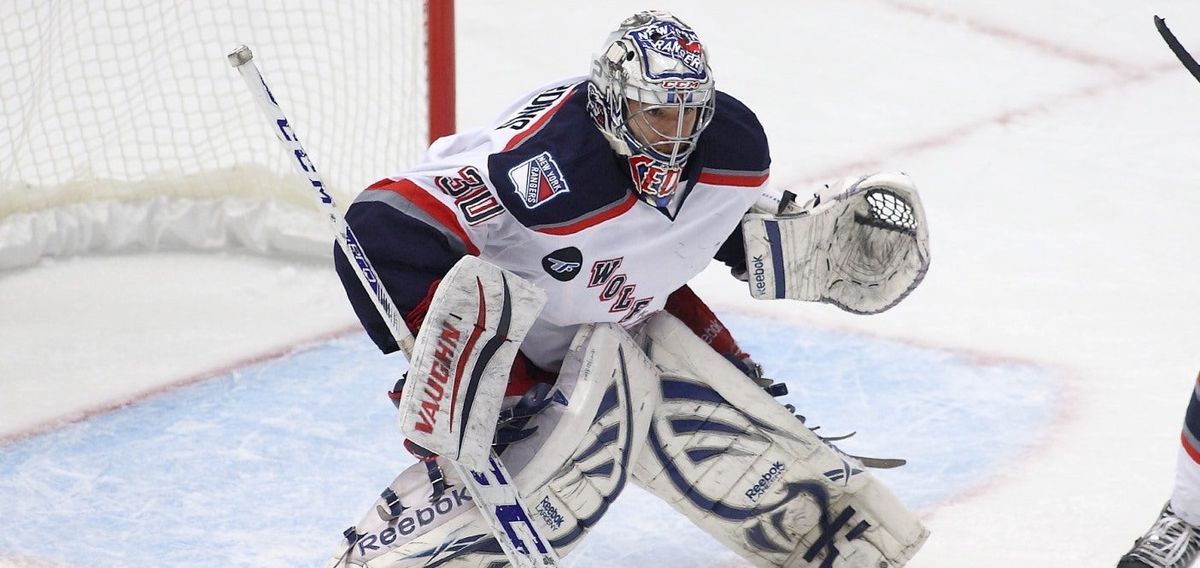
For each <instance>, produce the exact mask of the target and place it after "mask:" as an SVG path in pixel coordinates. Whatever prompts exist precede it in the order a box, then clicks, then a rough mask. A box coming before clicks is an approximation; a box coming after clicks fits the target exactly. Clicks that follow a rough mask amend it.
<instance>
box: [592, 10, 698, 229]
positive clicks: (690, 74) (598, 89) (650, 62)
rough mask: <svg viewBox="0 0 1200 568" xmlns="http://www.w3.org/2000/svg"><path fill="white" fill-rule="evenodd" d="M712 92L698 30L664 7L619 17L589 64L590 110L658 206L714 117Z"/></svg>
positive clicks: (671, 191) (667, 198) (643, 192)
mask: <svg viewBox="0 0 1200 568" xmlns="http://www.w3.org/2000/svg"><path fill="white" fill-rule="evenodd" d="M715 95H716V90H715V89H714V87H713V78H712V70H711V69H710V68H709V66H708V58H707V56H706V55H705V53H704V47H703V46H702V45H700V40H699V38H698V37H697V36H696V32H694V31H693V30H692V28H690V27H688V26H687V24H684V23H683V22H682V21H680V20H679V19H678V18H676V17H675V16H672V15H671V14H668V13H666V12H657V11H652V12H641V13H638V14H636V15H634V16H632V17H630V18H628V19H626V20H625V21H624V22H621V26H620V27H619V28H617V30H616V31H614V32H613V33H612V34H611V35H609V37H608V39H607V40H606V41H605V47H604V50H603V52H602V53H600V54H599V55H598V56H596V58H595V60H594V61H593V62H592V74H591V77H590V81H589V84H588V110H589V111H590V112H591V114H592V118H593V119H594V120H595V121H596V126H597V127H599V129H600V132H602V133H603V134H604V137H605V138H606V139H608V142H609V144H610V145H611V146H612V148H613V150H614V151H615V152H616V153H618V154H620V155H622V156H625V157H626V158H628V160H629V169H630V174H631V176H632V177H633V182H634V187H635V188H636V190H637V191H638V192H639V193H640V194H641V195H642V196H643V197H644V198H646V199H648V200H651V201H652V202H653V203H654V204H655V205H657V206H660V207H661V206H665V205H666V204H667V203H668V202H669V201H670V198H671V196H672V195H673V194H674V193H675V189H676V186H677V185H678V183H679V178H680V174H681V173H682V171H683V167H684V165H686V163H687V158H688V156H689V155H691V153H692V151H693V150H694V149H695V148H696V140H697V139H699V137H700V133H701V132H703V131H704V128H705V127H707V126H708V123H709V121H711V120H712V116H713V108H714V102H715Z"/></svg>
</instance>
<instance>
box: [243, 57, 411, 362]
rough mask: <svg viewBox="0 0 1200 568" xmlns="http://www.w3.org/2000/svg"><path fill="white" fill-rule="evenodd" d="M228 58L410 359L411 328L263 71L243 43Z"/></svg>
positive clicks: (364, 286)
mask: <svg viewBox="0 0 1200 568" xmlns="http://www.w3.org/2000/svg"><path fill="white" fill-rule="evenodd" d="M229 61H230V63H231V64H232V65H233V66H234V67H235V68H237V70H238V73H239V74H241V76H242V79H244V80H245V81H246V86H247V87H248V88H249V89H250V92H251V93H253V94H254V99H255V101H256V102H257V103H258V106H259V108H260V109H262V111H263V114H265V115H266V116H267V120H269V121H270V122H271V124H273V125H274V128H273V129H272V130H273V131H274V132H275V137H276V138H278V139H279V141H280V142H281V143H282V144H283V146H284V148H286V149H287V151H288V155H289V156H290V157H291V158H292V160H291V161H292V165H294V166H295V167H296V171H297V172H299V173H300V175H302V176H304V177H306V178H308V181H309V185H311V186H312V190H313V193H314V195H315V196H316V198H317V202H318V205H319V206H320V207H321V211H322V212H323V213H325V215H326V216H327V217H328V218H329V223H330V224H331V225H332V226H333V232H334V235H335V238H336V239H337V244H338V246H339V247H341V249H342V252H343V253H345V255H346V258H347V259H348V260H350V261H351V262H350V264H351V265H352V266H353V267H354V273H355V275H357V276H358V280H359V281H360V282H361V283H362V285H363V288H364V289H365V290H366V291H367V295H368V296H370V297H371V303H373V304H375V309H377V310H378V311H379V315H380V316H382V317H383V321H384V323H386V324H387V327H388V330H390V331H391V332H392V337H394V338H395V339H396V342H397V343H398V344H399V345H400V350H401V351H403V352H404V356H405V357H406V358H408V359H411V358H412V350H413V343H414V339H413V335H412V332H410V331H409V329H408V326H407V325H405V323H404V319H403V318H401V317H400V313H399V312H398V311H397V310H396V305H395V303H394V302H392V298H391V296H390V295H389V294H388V293H387V289H385V288H384V287H383V284H382V283H380V281H379V279H378V278H377V277H376V274H377V273H376V272H375V268H374V267H372V266H371V261H370V260H368V259H367V255H366V253H364V252H363V250H362V247H360V246H359V244H358V239H357V238H356V237H355V236H354V231H352V230H350V225H348V224H346V219H345V218H344V217H343V216H342V214H341V212H340V211H338V209H337V206H336V204H334V202H333V197H331V196H330V195H329V192H328V191H327V190H326V187H325V183H324V182H323V181H322V180H321V174H320V173H318V172H317V168H316V166H315V165H314V164H313V163H312V160H311V159H310V158H309V157H308V153H307V152H305V151H304V147H303V146H301V145H300V139H299V138H297V137H296V133H295V132H294V131H293V130H292V126H291V123H290V122H288V119H287V117H286V116H284V114H283V109H281V108H280V107H279V103H278V102H277V101H276V100H275V96H274V95H273V94H272V93H271V89H270V88H268V87H267V83H266V81H264V80H263V77H262V74H261V73H259V71H258V67H257V66H255V65H254V61H253V55H252V54H251V53H250V49H249V48H247V47H246V46H242V47H240V48H238V49H237V50H236V51H234V52H233V53H231V54H230V55H229Z"/></svg>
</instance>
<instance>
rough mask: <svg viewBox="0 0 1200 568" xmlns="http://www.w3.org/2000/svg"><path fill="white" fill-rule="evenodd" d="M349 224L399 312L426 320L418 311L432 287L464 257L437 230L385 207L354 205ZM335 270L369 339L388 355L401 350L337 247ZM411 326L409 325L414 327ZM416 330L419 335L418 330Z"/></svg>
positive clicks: (377, 204) (347, 215) (408, 318)
mask: <svg viewBox="0 0 1200 568" xmlns="http://www.w3.org/2000/svg"><path fill="white" fill-rule="evenodd" d="M346 223H347V224H349V225H350V229H351V230H353V231H354V236H355V237H357V238H358V242H359V245H360V246H361V247H362V250H363V252H365V253H366V255H367V258H368V259H369V260H370V261H371V265H372V266H373V267H374V268H375V273H376V275H377V276H378V278H379V280H380V281H381V282H382V283H383V287H384V289H386V290H387V292H388V294H389V295H390V296H391V298H392V301H393V302H394V303H395V305H396V309H397V310H398V311H399V313H400V314H401V316H402V317H404V318H405V319H406V320H411V319H413V318H414V317H423V313H421V312H417V313H414V310H415V309H416V308H418V307H419V306H420V307H423V306H422V304H423V303H424V301H425V299H426V296H427V295H428V294H429V293H430V288H431V287H432V285H433V284H434V283H435V282H437V281H439V280H441V278H442V277H443V276H445V274H446V272H448V271H449V270H450V268H451V267H452V266H454V263H455V262H457V261H458V259H459V258H461V257H462V256H463V253H462V252H461V251H455V249H454V248H453V247H451V245H450V243H449V242H448V240H447V239H446V237H445V236H444V235H443V234H442V233H440V232H439V231H437V230H436V229H434V228H433V227H430V226H429V225H427V224H425V223H424V222H422V221H420V220H418V219H415V218H413V217H410V216H408V215H406V214H404V213H403V212H401V211H398V210H397V209H395V208H394V207H390V206H388V205H386V204H383V203H379V202H372V201H363V202H356V203H354V204H353V205H351V206H350V209H349V210H348V211H347V212H346ZM334 267H335V268H336V270H337V274H338V277H339V278H341V281H342V287H343V288H345V289H346V297H347V298H349V300H350V305H351V306H352V307H353V308H354V313H355V314H357V315H358V319H359V321H361V322H362V325H363V328H364V329H366V331H367V335H369V336H370V337H371V340H373V341H374V342H375V345H377V346H379V349H380V350H381V351H383V352H384V353H391V352H393V351H396V350H398V349H399V348H400V346H399V345H398V344H397V343H396V339H395V338H394V337H392V333H391V331H389V330H388V328H387V324H386V323H384V320H383V316H381V315H379V311H378V310H376V309H375V305H374V304H373V303H372V302H371V298H370V296H369V295H368V293H367V292H366V290H364V289H363V286H362V283H360V282H359V280H358V276H357V275H356V274H355V271H354V269H353V267H351V266H350V262H349V261H348V260H347V259H346V256H345V255H344V254H343V253H342V250H341V247H338V246H335V247H334ZM411 324H412V322H411V321H410V328H411ZM412 331H413V333H414V334H415V333H416V330H415V329H413V330H412Z"/></svg>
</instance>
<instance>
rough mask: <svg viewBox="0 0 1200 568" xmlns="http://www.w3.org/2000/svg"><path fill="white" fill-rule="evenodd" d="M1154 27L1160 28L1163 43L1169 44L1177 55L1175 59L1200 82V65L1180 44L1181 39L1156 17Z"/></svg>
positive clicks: (1162, 20) (1163, 21) (1164, 22)
mask: <svg viewBox="0 0 1200 568" xmlns="http://www.w3.org/2000/svg"><path fill="white" fill-rule="evenodd" d="M1154 27H1156V28H1158V33H1159V35H1161V36H1162V38H1163V41H1165V42H1167V47H1170V48H1171V51H1172V52H1174V53H1175V57H1177V58H1179V62H1180V63H1182V64H1183V66H1184V67H1185V68H1187V70H1188V72H1189V73H1191V74H1192V77H1195V78H1196V80H1197V81H1200V64H1197V63H1196V59H1195V58H1194V57H1192V54H1190V53H1188V50H1187V49H1186V48H1184V47H1183V44H1182V43H1179V39H1178V38H1176V37H1175V34H1173V33H1171V29H1170V28H1168V27H1167V21H1166V20H1164V19H1162V18H1160V17H1158V16H1154Z"/></svg>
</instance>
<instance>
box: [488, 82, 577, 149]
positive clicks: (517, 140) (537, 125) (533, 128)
mask: <svg viewBox="0 0 1200 568" xmlns="http://www.w3.org/2000/svg"><path fill="white" fill-rule="evenodd" d="M573 96H575V90H574V89H572V90H571V92H569V93H567V94H566V96H564V97H563V98H561V99H559V100H558V102H556V103H554V106H552V107H550V110H548V111H546V114H543V115H542V117H541V118H539V119H537V122H534V123H533V124H531V125H529V127H528V128H527V129H526V130H525V132H522V133H520V134H518V135H516V136H513V137H512V140H509V141H508V144H505V145H504V150H503V151H504V152H507V151H509V150H512V149H513V148H516V147H517V146H520V145H521V143H522V142H524V141H525V139H526V138H529V137H530V136H533V135H534V134H536V133H537V131H539V130H541V129H542V126H545V124H546V121H548V120H550V117H552V116H554V113H556V112H558V109H560V108H562V106H563V103H565V102H567V101H568V100H569V99H570V98H571V97H573Z"/></svg>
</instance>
